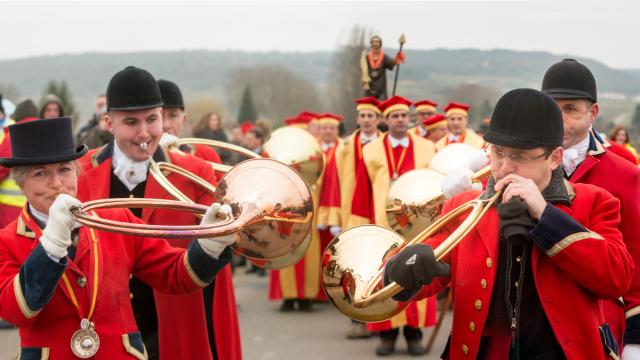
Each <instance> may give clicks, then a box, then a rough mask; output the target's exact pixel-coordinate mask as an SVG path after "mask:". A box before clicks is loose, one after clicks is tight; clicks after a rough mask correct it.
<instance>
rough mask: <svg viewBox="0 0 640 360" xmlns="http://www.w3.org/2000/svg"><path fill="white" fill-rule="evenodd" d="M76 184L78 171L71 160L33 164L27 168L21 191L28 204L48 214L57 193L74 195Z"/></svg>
mask: <svg viewBox="0 0 640 360" xmlns="http://www.w3.org/2000/svg"><path fill="white" fill-rule="evenodd" d="M77 184H78V173H77V170H76V164H75V163H74V162H73V161H67V162H63V163H56V164H46V165H35V166H31V167H30V168H29V169H28V170H27V175H26V176H25V179H24V184H23V185H22V192H23V193H24V195H25V196H26V197H27V201H29V205H30V206H33V207H34V208H35V209H36V210H38V211H40V212H42V213H45V214H48V213H49V208H50V207H51V204H53V201H54V200H55V199H56V197H58V195H60V194H68V195H71V196H73V197H75V196H76V192H77V189H78V188H77Z"/></svg>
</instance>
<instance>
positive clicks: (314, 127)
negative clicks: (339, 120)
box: [307, 121, 320, 139]
mask: <svg viewBox="0 0 640 360" xmlns="http://www.w3.org/2000/svg"><path fill="white" fill-rule="evenodd" d="M307 131H308V132H309V134H311V135H312V136H313V137H314V138H316V139H318V138H319V137H320V125H318V123H316V122H315V121H312V122H310V123H309V125H308V126H307Z"/></svg>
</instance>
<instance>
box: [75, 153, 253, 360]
mask: <svg viewBox="0 0 640 360" xmlns="http://www.w3.org/2000/svg"><path fill="white" fill-rule="evenodd" d="M111 144H112V143H111ZM111 146H113V145H110V144H108V145H105V146H104V147H101V148H98V149H92V150H90V151H89V152H88V153H87V155H85V156H84V157H83V158H82V159H80V163H81V166H82V168H83V170H84V173H83V174H82V175H81V177H80V179H78V199H80V200H81V201H88V200H95V199H104V198H108V197H109V191H110V177H111V171H112V169H111V155H112V151H113V149H112V147H111ZM156 156H159V157H161V158H156ZM154 158H156V161H170V162H172V163H174V164H175V165H177V166H180V167H181V168H184V169H187V170H189V171H191V172H193V173H194V174H196V175H198V176H200V177H202V178H203V179H205V180H207V181H209V182H211V183H214V184H215V174H214V172H213V169H212V168H211V166H210V164H209V163H207V162H205V161H202V160H200V159H198V158H196V157H194V156H192V155H190V154H180V153H178V152H163V151H157V152H156V154H155V155H154ZM167 178H168V179H169V180H170V181H171V183H172V184H174V185H175V186H176V187H177V188H178V189H180V190H181V191H182V192H183V193H184V194H185V195H186V196H187V197H189V198H190V199H192V200H194V201H195V202H197V203H199V204H205V205H209V204H211V203H212V202H213V197H212V195H211V194H209V193H207V192H206V191H204V190H202V189H201V188H200V187H198V186H197V185H194V184H193V183H191V182H190V181H189V180H187V179H186V178H184V177H182V176H180V175H177V174H171V175H169V176H168V177H167ZM144 196H145V198H157V199H173V198H172V197H171V195H169V194H168V193H167V192H166V191H165V190H164V189H163V188H162V187H161V186H160V185H159V184H158V182H157V181H155V179H154V178H153V177H152V176H148V178H147V185H146V188H145V194H144ZM142 220H143V221H144V222H146V223H148V224H172V225H197V224H198V220H197V219H196V217H194V216H193V215H192V214H189V213H186V212H178V211H171V210H164V209H143V211H142ZM170 243H171V244H172V245H174V246H180V247H186V245H187V244H188V242H185V241H184V240H170ZM155 300H156V307H157V312H158V328H159V329H158V330H159V343H160V357H161V358H165V359H182V358H184V359H187V358H189V359H196V358H197V359H204V360H206V359H211V358H212V356H211V354H210V351H209V340H208V337H207V327H206V323H207V322H206V316H205V308H204V302H203V298H202V294H192V295H189V296H167V295H163V294H159V293H157V292H156V295H155ZM213 313H214V317H213V318H214V324H213V326H214V334H215V344H216V351H217V353H218V358H219V359H224V360H226V359H241V358H242V349H241V343H240V326H239V323H238V314H237V307H236V301H235V294H234V289H233V282H232V277H231V269H230V267H229V266H227V267H225V268H224V269H223V270H221V271H220V273H219V274H218V276H217V277H216V282H215V292H214V299H213Z"/></svg>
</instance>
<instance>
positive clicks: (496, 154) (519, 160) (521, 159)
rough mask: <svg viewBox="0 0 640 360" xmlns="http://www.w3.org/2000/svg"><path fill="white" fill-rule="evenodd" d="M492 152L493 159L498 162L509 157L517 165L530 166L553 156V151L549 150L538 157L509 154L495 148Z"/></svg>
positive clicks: (491, 149)
mask: <svg viewBox="0 0 640 360" xmlns="http://www.w3.org/2000/svg"><path fill="white" fill-rule="evenodd" d="M490 151H491V159H493V160H497V161H503V160H504V158H506V157H508V158H509V159H510V160H511V161H513V162H514V163H515V164H517V165H527V164H530V163H532V162H534V161H536V160H538V159H540V158H543V157H549V155H551V151H549V150H547V151H545V152H543V153H542V154H540V155H538V156H531V155H525V154H507V153H506V152H504V151H502V150H499V149H496V148H495V147H493V146H491V147H490Z"/></svg>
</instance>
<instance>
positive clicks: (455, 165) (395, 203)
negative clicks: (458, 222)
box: [386, 144, 491, 239]
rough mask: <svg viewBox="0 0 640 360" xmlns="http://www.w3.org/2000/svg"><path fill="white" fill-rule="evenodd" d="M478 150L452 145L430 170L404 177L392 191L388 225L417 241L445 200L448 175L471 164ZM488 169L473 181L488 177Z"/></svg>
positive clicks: (437, 156)
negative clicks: (443, 187)
mask: <svg viewBox="0 0 640 360" xmlns="http://www.w3.org/2000/svg"><path fill="white" fill-rule="evenodd" d="M478 151H479V150H478V149H476V148H474V147H472V146H470V145H467V144H451V145H448V146H447V147H445V148H444V149H442V150H440V151H438V152H437V153H436V155H435V156H434V157H433V159H432V160H431V164H430V165H429V168H428V169H416V170H411V171H409V172H407V173H405V174H402V176H400V177H399V178H398V179H397V180H396V181H395V182H393V184H392V185H391V187H390V188H389V194H388V195H387V205H386V214H387V221H388V222H389V226H390V227H391V228H392V229H393V230H394V231H396V232H397V233H398V234H400V235H402V236H403V237H404V238H406V239H411V238H414V237H415V236H416V235H418V233H419V232H420V231H422V230H423V229H425V228H427V227H428V226H429V225H431V224H433V222H434V221H435V220H436V218H437V216H438V214H439V213H440V209H441V207H442V204H444V201H445V198H444V194H442V190H441V189H442V182H443V180H444V178H445V176H446V175H447V174H449V173H450V172H452V171H456V170H458V169H460V168H461V167H463V166H466V165H467V164H468V163H469V158H470V156H472V155H473V154H474V153H476V152H478ZM490 174H491V171H490V169H489V167H488V166H487V167H485V168H484V169H482V170H480V171H478V172H477V173H475V174H474V176H473V180H472V181H473V182H476V181H483V180H485V179H487V178H488V177H489V175H490Z"/></svg>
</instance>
